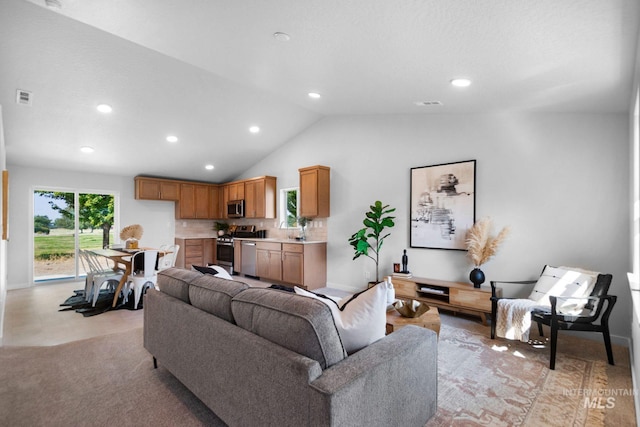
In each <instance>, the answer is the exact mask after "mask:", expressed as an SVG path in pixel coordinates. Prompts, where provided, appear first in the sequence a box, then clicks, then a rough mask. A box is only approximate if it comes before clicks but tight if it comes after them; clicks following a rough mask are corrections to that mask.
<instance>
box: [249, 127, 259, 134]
mask: <svg viewBox="0 0 640 427" xmlns="http://www.w3.org/2000/svg"><path fill="white" fill-rule="evenodd" d="M249 132H251V133H258V132H260V127H258V126H251V127H250V128H249Z"/></svg>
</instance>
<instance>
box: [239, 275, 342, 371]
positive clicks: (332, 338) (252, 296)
mask: <svg viewBox="0 0 640 427" xmlns="http://www.w3.org/2000/svg"><path fill="white" fill-rule="evenodd" d="M231 309H232V311H233V317H234V318H235V321H236V324H237V325H238V326H240V327H241V328H243V329H246V330H247V331H249V332H252V333H254V334H256V335H258V336H261V337H262V338H265V339H267V340H269V341H271V342H273V343H274V344H278V345H280V346H282V347H285V348H287V349H289V350H291V351H294V352H296V353H298V354H302V355H304V356H306V357H308V358H310V359H313V360H315V361H317V362H318V363H319V364H320V366H321V368H322V369H326V368H328V367H330V366H332V365H334V364H336V363H338V362H340V361H341V360H343V359H344V358H345V357H346V356H347V354H346V352H345V351H344V348H343V346H342V342H341V341H340V335H339V334H338V330H337V328H336V325H335V323H334V321H333V316H332V314H331V310H330V309H329V307H327V305H326V304H324V303H323V302H321V301H318V300H314V299H311V298H304V297H301V296H300V295H296V294H295V293H292V292H284V291H279V290H273V289H265V288H250V289H247V290H246V291H243V292H241V293H239V294H238V295H236V296H235V297H234V298H233V300H232V301H231Z"/></svg>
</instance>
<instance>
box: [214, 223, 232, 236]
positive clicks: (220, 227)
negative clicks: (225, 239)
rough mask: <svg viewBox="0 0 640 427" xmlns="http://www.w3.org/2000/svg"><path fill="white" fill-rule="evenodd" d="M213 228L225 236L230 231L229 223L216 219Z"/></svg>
mask: <svg viewBox="0 0 640 427" xmlns="http://www.w3.org/2000/svg"><path fill="white" fill-rule="evenodd" d="M213 228H214V229H215V230H216V231H217V232H218V236H223V235H225V234H227V232H228V231H229V224H227V223H226V222H219V221H216V223H215V224H213Z"/></svg>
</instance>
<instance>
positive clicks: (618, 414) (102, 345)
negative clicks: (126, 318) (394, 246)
mask: <svg viewBox="0 0 640 427" xmlns="http://www.w3.org/2000/svg"><path fill="white" fill-rule="evenodd" d="M442 322H443V324H442V329H441V332H440V340H439V344H438V352H439V353H438V365H439V366H438V411H437V414H436V415H435V416H434V418H432V419H431V420H430V421H429V422H428V424H427V426H428V427H433V426H483V425H487V426H517V425H523V426H599V425H603V421H604V425H607V426H627V425H634V424H635V414H634V410H633V397H629V396H628V397H617V398H616V401H615V407H613V408H588V407H586V408H585V406H584V396H580V395H576V394H575V392H576V390H591V391H596V390H602V389H612V388H615V389H622V388H627V389H630V388H631V387H632V386H631V379H630V373H629V372H630V371H629V362H628V358H626V356H625V354H628V353H626V349H624V348H621V347H615V350H614V351H615V353H614V355H615V357H616V362H617V365H616V366H615V367H611V366H608V365H606V363H605V362H604V361H605V358H606V356H605V354H604V346H603V345H602V344H600V343H598V342H590V341H586V340H578V339H572V338H571V337H566V339H561V341H560V349H559V354H558V359H557V369H556V370H555V371H550V370H549V369H548V360H549V359H548V357H549V356H548V349H546V348H543V349H536V348H533V347H532V346H529V345H527V344H524V343H519V342H508V341H505V340H490V339H489V338H488V332H489V331H488V327H486V326H482V325H480V324H479V323H478V322H477V321H469V320H466V319H460V318H456V317H453V316H446V315H442ZM561 338H564V337H562V336H561ZM567 390H569V391H571V392H570V393H568V392H567ZM0 420H1V421H0V425H8V426H71V425H73V426H80V425H85V426H103V425H104V426H107V425H109V426H113V425H117V426H224V423H222V422H221V421H220V420H219V419H218V418H217V417H216V416H215V414H213V413H212V412H211V411H210V410H209V409H207V408H206V407H205V406H204V405H203V404H202V403H201V402H200V401H199V400H198V399H197V398H196V397H195V396H193V394H191V393H190V392H189V391H188V390H187V389H186V388H185V387H184V386H182V384H180V383H179V382H178V381H177V380H176V379H175V378H174V377H173V376H172V375H171V374H170V373H169V372H168V371H166V370H165V369H164V368H163V367H162V365H160V367H159V368H158V369H157V370H154V369H153V364H152V360H151V356H150V355H149V354H148V353H147V351H146V350H145V349H144V348H143V346H142V329H140V328H138V329H134V330H131V331H128V332H122V333H117V334H112V335H107V336H101V337H97V338H91V339H88V340H83V341H75V342H71V343H67V344H62V345H58V346H52V347H3V348H0Z"/></svg>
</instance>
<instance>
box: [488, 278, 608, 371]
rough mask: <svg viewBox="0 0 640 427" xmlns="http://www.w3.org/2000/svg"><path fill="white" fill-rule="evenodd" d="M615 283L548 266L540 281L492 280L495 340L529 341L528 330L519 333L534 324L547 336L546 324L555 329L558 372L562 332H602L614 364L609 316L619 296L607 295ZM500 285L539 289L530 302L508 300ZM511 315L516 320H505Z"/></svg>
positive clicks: (553, 350) (552, 343) (552, 342)
mask: <svg viewBox="0 0 640 427" xmlns="http://www.w3.org/2000/svg"><path fill="white" fill-rule="evenodd" d="M611 280H612V275H611V274H600V273H597V272H592V271H587V270H582V269H577V268H571V267H552V266H545V268H544V269H543V272H542V274H541V276H540V278H539V279H538V280H537V281H532V280H527V281H515V282H514V281H511V282H505V281H491V289H492V297H491V306H492V307H491V314H492V322H491V338H492V339H494V338H495V336H496V334H497V335H498V336H502V337H506V338H509V337H510V335H515V337H516V338H518V337H519V338H520V340H521V341H527V339H528V331H527V332H526V333H525V331H518V330H517V328H518V327H522V328H524V327H527V325H528V326H530V325H531V322H532V321H534V322H536V323H537V324H538V332H539V334H540V336H543V330H542V325H543V324H545V325H547V326H549V327H550V329H551V339H550V346H551V354H550V361H549V368H550V369H555V358H556V348H557V338H558V330H578V331H592V332H601V333H602V334H603V338H604V343H605V348H606V351H607V359H608V361H609V364H611V365H613V363H614V362H613V353H612V349H611V337H610V334H609V316H610V314H611V310H612V309H613V306H614V305H615V303H616V299H617V297H616V296H614V295H608V294H607V292H608V291H609V286H610V285H611ZM498 283H500V284H520V285H523V284H535V286H534V288H533V290H532V292H531V294H530V295H529V298H527V299H506V298H501V297H498V296H496V295H495V289H496V285H497V284H498ZM514 307H515V308H514ZM509 315H511V316H512V317H513V318H511V319H505V318H504V317H505V316H506V317H508V316H509ZM514 331H515V332H514ZM520 335H521V336H520Z"/></svg>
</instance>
